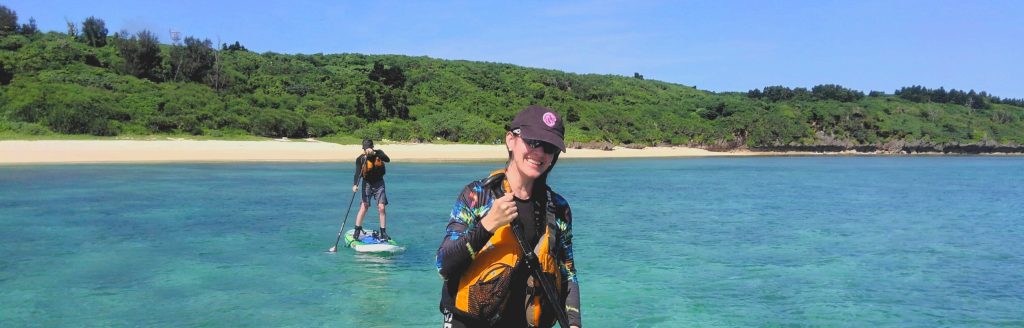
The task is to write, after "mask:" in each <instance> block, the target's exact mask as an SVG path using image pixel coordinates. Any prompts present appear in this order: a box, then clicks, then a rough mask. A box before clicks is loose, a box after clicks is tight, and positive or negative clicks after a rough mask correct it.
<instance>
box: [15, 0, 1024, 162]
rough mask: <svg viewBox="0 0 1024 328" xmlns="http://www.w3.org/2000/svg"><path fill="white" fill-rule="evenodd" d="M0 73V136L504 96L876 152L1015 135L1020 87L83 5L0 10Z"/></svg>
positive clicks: (501, 112) (783, 142)
mask: <svg viewBox="0 0 1024 328" xmlns="http://www.w3.org/2000/svg"><path fill="white" fill-rule="evenodd" d="M0 7H2V6H0ZM0 85H2V87H0V136H6V137H7V138H10V137H22V136H25V135H48V134H88V135H97V136H114V135H151V134H189V135H203V136H211V137H231V136H241V135H256V136H264V137H292V138H302V137H372V138H377V139H381V138H383V139H391V140H418V141H436V140H447V141H454V142H476V143H491V142H496V141H498V140H499V138H500V137H501V135H502V128H503V124H505V122H509V121H510V120H511V118H512V115H514V113H515V112H516V111H517V110H519V109H521V108H523V107H525V106H527V105H529V104H541V105H546V106H549V107H551V108H555V109H557V110H559V111H560V112H561V113H562V115H563V116H564V117H565V119H566V120H567V121H568V123H569V124H567V126H568V131H567V139H569V140H570V141H577V142H583V143H586V142H598V143H611V144H638V145H659V144H673V145H690V146H698V147H705V148H710V149H731V148H737V147H750V148H761V149H780V150H781V149H806V150H815V149H821V150H842V149H860V150H879V149H881V150H891V151H896V150H907V149H910V150H942V149H943V146H944V145H945V146H946V148H945V149H946V150H947V151H948V150H950V149H953V148H950V147H949V146H950V145H961V146H962V145H966V144H975V145H987V146H990V147H994V146H998V145H1009V146H1010V147H1009V148H1006V147H1004V148H999V149H1001V150H1005V149H1019V148H1020V147H1016V145H1018V144H1024V101H1022V100H1020V99H1000V98H998V97H994V96H991V95H988V94H987V93H985V92H980V93H975V92H974V91H971V92H963V91H958V90H951V91H949V92H947V91H945V90H944V89H942V88H940V89H937V90H932V89H927V88H924V87H918V86H915V87H910V88H903V89H901V90H898V91H896V92H895V94H892V95H890V94H886V93H883V92H878V91H872V92H871V93H869V94H868V95H867V96H865V95H864V93H863V92H860V91H856V90H850V89H847V88H844V87H842V86H838V85H831V84H827V85H819V86H815V87H813V88H811V89H810V90H808V89H805V88H795V89H790V88H787V87H782V86H771V87H765V88H763V89H760V90H751V91H749V92H746V93H741V92H735V93H712V92H707V91H701V90H697V89H696V88H694V87H689V86H684V85H679V84H672V83H665V82H660V81H653V80H644V79H643V76H642V75H640V74H639V73H637V74H634V76H632V77H624V76H614V75H593V74H585V75H581V74H572V73H565V72H560V71H554V70H545V69H534V68H525V67H519V66H514V65H508V64H499V63H484V62H469V61H458V60H440V59H433V58H427V57H409V56H399V55H361V54H333V55H324V54H313V55H304V54H297V55H285V54H277V53H272V52H268V53H262V54H258V53H253V52H250V51H248V50H247V49H245V47H244V46H242V45H241V44H240V43H239V42H235V43H233V44H230V45H228V44H222V45H217V46H215V45H213V44H212V43H211V42H210V41H209V40H201V39H198V38H193V37H185V38H184V40H182V42H175V44H170V45H168V44H160V43H159V42H158V39H157V37H156V36H155V35H154V34H153V33H151V32H149V31H138V32H136V33H129V32H127V31H121V32H117V33H113V34H109V32H108V30H107V28H106V26H105V24H104V22H103V20H102V19H99V18H95V17H89V18H88V19H86V20H84V22H82V23H81V24H75V23H73V22H69V23H68V30H67V31H66V32H47V33H41V32H40V31H38V29H37V28H36V27H35V23H34V21H33V20H30V21H29V23H27V24H23V25H18V19H17V14H16V13H15V12H14V11H12V10H10V9H7V8H0ZM822 147H824V148H822ZM914 147H917V148H914ZM921 147H924V148H921ZM928 147H931V149H929V148H928ZM936 147H937V148H936ZM987 150H993V149H992V148H988V149H987ZM954 151H955V150H954ZM982 151H985V149H982ZM1018 151H1019V150H1018Z"/></svg>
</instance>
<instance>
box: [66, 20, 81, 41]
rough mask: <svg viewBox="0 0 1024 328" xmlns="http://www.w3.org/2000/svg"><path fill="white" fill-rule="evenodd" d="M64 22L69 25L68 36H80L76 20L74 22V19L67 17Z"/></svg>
mask: <svg viewBox="0 0 1024 328" xmlns="http://www.w3.org/2000/svg"><path fill="white" fill-rule="evenodd" d="M64 22H65V23H67V25H68V36H74V37H77V36H78V26H77V25H75V22H72V21H70V20H68V19H65V20H64Z"/></svg>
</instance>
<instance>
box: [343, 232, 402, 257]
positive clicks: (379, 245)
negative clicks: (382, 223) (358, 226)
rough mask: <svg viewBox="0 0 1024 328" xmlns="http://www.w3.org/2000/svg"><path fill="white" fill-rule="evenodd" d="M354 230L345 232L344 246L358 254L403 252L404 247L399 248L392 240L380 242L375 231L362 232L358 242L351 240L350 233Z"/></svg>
mask: <svg viewBox="0 0 1024 328" xmlns="http://www.w3.org/2000/svg"><path fill="white" fill-rule="evenodd" d="M355 231H356V230H355V229H350V230H349V231H346V232H345V245H348V247H349V248H351V249H353V250H355V251H356V252H360V253H397V252H401V251H403V250H405V248H404V247H402V246H399V245H398V243H397V242H395V240H394V239H389V240H387V241H384V240H380V238H378V237H377V236H378V233H377V231H375V230H363V232H362V233H360V234H359V240H355V239H352V233H354V232H355Z"/></svg>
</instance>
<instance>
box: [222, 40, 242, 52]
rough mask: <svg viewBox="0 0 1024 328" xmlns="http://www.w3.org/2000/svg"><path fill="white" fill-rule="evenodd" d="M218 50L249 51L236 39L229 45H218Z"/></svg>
mask: <svg viewBox="0 0 1024 328" xmlns="http://www.w3.org/2000/svg"><path fill="white" fill-rule="evenodd" d="M220 50H227V51H249V49H245V47H244V46H242V44H241V43H238V41H235V43H233V44H231V45H228V44H226V43H225V44H222V45H221V46H220Z"/></svg>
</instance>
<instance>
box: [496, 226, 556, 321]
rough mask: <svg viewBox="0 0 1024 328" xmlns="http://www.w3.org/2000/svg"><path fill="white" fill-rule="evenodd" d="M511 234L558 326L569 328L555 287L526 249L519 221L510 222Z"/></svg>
mask: <svg viewBox="0 0 1024 328" xmlns="http://www.w3.org/2000/svg"><path fill="white" fill-rule="evenodd" d="M510 224H511V225H512V226H511V227H510V228H512V233H513V234H515V236H516V241H518V242H519V248H520V249H522V251H523V257H525V258H526V268H527V269H529V270H530V273H532V274H533V279H537V281H540V286H541V288H543V289H544V295H545V296H547V299H548V304H551V307H552V308H554V310H555V317H556V318H557V319H558V325H559V326H560V327H563V328H569V316H568V315H566V314H565V306H564V305H562V302H559V301H558V296H557V295H556V294H555V286H552V285H551V284H552V282H551V281H550V280H548V279H547V278H548V277H547V276H544V275H543V274H542V271H541V267H540V261H539V260H537V254H535V253H534V252H533V250H531V249H530V248H529V247H526V242H525V241H524V239H523V235H522V232H521V231H520V230H522V228H523V227H522V224H521V223H519V220H512V222H510Z"/></svg>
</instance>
